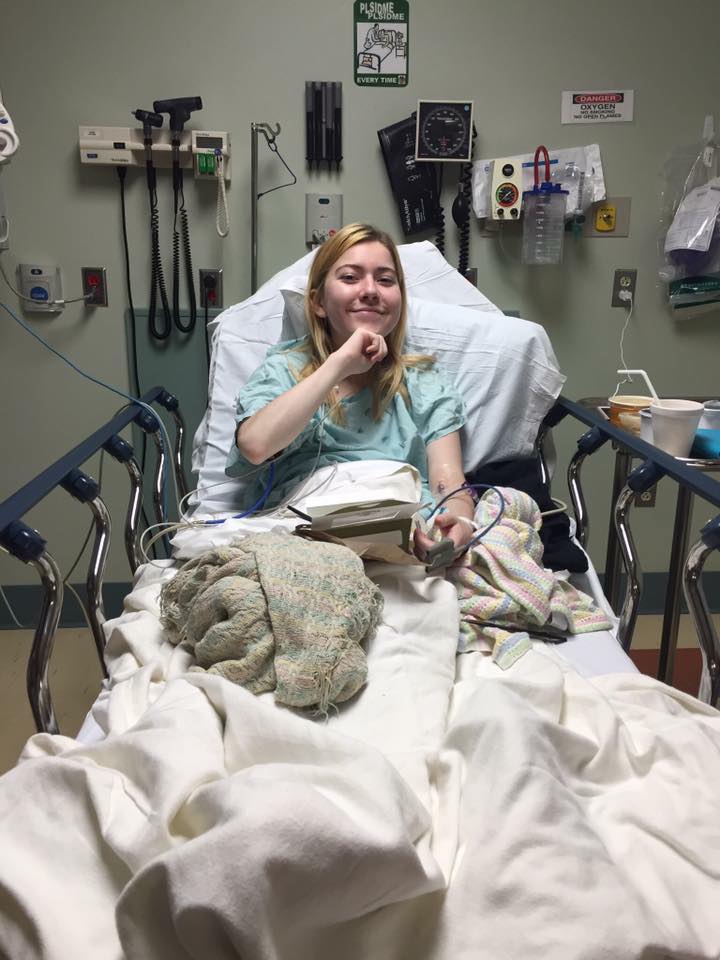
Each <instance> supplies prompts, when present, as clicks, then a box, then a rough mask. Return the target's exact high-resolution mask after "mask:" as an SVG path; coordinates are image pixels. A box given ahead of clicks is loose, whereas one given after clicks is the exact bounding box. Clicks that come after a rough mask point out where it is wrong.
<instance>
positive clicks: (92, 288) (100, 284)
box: [80, 267, 108, 307]
mask: <svg viewBox="0 0 720 960" xmlns="http://www.w3.org/2000/svg"><path fill="white" fill-rule="evenodd" d="M80 272H81V273H82V289H83V296H84V297H85V298H86V299H85V305H86V306H88V307H106V306H107V305H108V293H107V277H106V275H105V267H81V268H80Z"/></svg>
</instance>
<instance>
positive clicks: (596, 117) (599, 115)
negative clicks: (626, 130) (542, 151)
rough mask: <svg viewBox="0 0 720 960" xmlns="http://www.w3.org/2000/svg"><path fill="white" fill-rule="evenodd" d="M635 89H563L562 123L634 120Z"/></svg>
mask: <svg viewBox="0 0 720 960" xmlns="http://www.w3.org/2000/svg"><path fill="white" fill-rule="evenodd" d="M634 100H635V91H634V90H578V91H575V90H563V93H562V105H561V108H560V122H561V123H617V122H618V121H623V120H625V121H627V120H632V118H633V106H634Z"/></svg>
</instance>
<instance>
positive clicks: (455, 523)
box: [414, 513, 475, 560]
mask: <svg viewBox="0 0 720 960" xmlns="http://www.w3.org/2000/svg"><path fill="white" fill-rule="evenodd" d="M435 529H437V530H439V531H440V533H441V534H442V536H443V539H447V540H452V542H453V543H454V544H455V549H456V550H459V549H461V548H462V547H464V546H466V545H467V544H468V543H469V542H470V540H471V539H472V538H473V537H474V535H475V530H474V529H473V527H472V524H470V523H469V522H468V521H467V520H465V519H464V518H460V517H456V516H455V515H454V514H452V513H441V514H438V516H437V517H436V518H435ZM414 539H415V550H414V552H415V556H416V557H417V558H418V560H426V559H427V552H428V550H429V549H430V547H433V546H435V544H436V542H437V541H435V540H432V539H431V538H430V537H428V535H427V534H425V533H423V532H422V530H420V528H419V527H418V528H417V529H416V530H415V538H414Z"/></svg>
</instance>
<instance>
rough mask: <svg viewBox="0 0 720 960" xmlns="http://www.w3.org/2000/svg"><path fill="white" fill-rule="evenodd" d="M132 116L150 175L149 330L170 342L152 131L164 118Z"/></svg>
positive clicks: (141, 113)
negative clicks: (139, 129)
mask: <svg viewBox="0 0 720 960" xmlns="http://www.w3.org/2000/svg"><path fill="white" fill-rule="evenodd" d="M133 116H134V117H135V119H136V120H139V121H140V123H142V128H143V144H144V147H145V173H146V175H147V186H148V196H149V199H150V265H151V279H150V303H149V306H148V326H149V327H150V335H151V336H152V337H154V338H155V339H156V340H167V338H168V337H169V336H170V329H171V325H172V315H171V313H170V304H169V303H168V296H167V290H166V288H165V276H164V274H163V267H162V260H161V258H160V215H159V213H158V207H157V177H156V174H155V165H154V163H153V157H152V146H153V137H152V129H153V127H156V128H160V127H162V125H163V118H162V115H161V114H159V113H152V112H151V111H149V110H133ZM158 290H159V291H160V302H161V305H162V313H163V316H162V324H161V325H160V326H159V327H158V325H157V323H156V316H157V295H158Z"/></svg>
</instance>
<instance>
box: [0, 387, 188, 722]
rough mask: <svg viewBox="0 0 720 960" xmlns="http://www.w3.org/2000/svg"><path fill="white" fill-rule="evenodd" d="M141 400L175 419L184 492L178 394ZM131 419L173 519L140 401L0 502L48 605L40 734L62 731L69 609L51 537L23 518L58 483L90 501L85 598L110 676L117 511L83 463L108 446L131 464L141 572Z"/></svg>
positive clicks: (150, 422)
mask: <svg viewBox="0 0 720 960" xmlns="http://www.w3.org/2000/svg"><path fill="white" fill-rule="evenodd" d="M142 401H143V402H144V403H145V404H147V405H150V404H153V403H157V404H159V405H160V406H162V407H164V408H165V409H166V410H167V411H168V412H169V413H170V414H171V415H172V418H173V420H174V422H175V446H174V453H173V454H172V456H171V459H172V464H173V468H174V472H175V477H176V481H177V485H178V489H179V490H180V491H187V482H186V480H185V477H184V473H183V469H182V457H183V439H184V423H183V421H182V417H181V416H180V413H179V408H178V402H177V399H176V398H175V397H174V396H173V395H172V394H170V393H168V392H167V391H166V390H165V389H164V388H163V387H153V389H152V390H149V391H148V392H147V393H146V394H145V395H144V396H143V397H142ZM131 424H135V425H136V426H138V427H139V428H140V429H141V430H143V431H144V432H145V433H146V434H149V435H150V436H151V437H152V438H153V440H154V441H155V444H156V447H157V450H158V456H157V458H156V463H155V471H154V477H153V502H154V506H155V514H156V517H157V520H158V522H159V523H163V522H164V521H165V520H166V516H165V509H164V505H163V498H162V477H163V469H164V465H165V462H166V458H165V453H164V445H163V443H162V442H161V439H160V436H159V435H160V426H159V423H158V420H157V419H156V417H154V416H153V415H152V414H151V413H150V412H149V411H148V410H146V409H145V408H144V407H141V406H139V405H137V404H132V405H130V406H129V407H127V408H124V409H123V410H121V411H120V412H119V413H118V414H116V415H115V416H114V417H113V418H112V419H111V420H109V421H108V422H107V423H105V424H104V425H103V426H102V427H100V428H99V429H98V430H96V431H95V432H94V433H92V434H91V435H90V436H89V437H87V438H86V439H85V440H83V441H82V442H81V443H79V444H78V445H77V446H76V447H74V448H73V449H72V450H71V451H70V452H69V453H67V454H65V456H63V457H61V458H60V459H59V460H57V461H56V462H55V463H54V464H52V465H51V466H50V467H48V468H47V469H46V470H44V471H43V472H42V473H40V474H38V476H37V477H35V478H34V479H33V480H31V481H30V482H29V483H27V484H25V486H23V487H21V488H20V489H19V490H17V491H16V492H15V493H14V494H12V496H10V497H8V498H7V500H4V501H3V502H2V503H0V545H2V546H3V547H4V548H5V549H6V550H7V551H8V553H10V554H11V555H12V556H14V557H16V558H17V559H18V560H21V561H22V562H23V563H27V564H31V565H32V566H34V567H35V569H36V570H37V571H38V574H39V576H40V580H41V584H42V588H43V603H42V608H41V610H40V614H39V618H38V623H37V627H36V628H35V636H34V638H33V643H32V648H31V652H30V658H29V661H28V667H27V692H28V699H29V701H30V706H31V709H32V713H33V718H34V720H35V725H36V726H37V729H38V730H39V731H46V732H48V733H57V732H58V724H57V719H56V716H55V711H54V709H53V703H52V697H51V694H50V687H49V682H48V669H49V665H50V659H51V656H52V651H53V644H54V639H55V632H56V630H57V626H58V622H59V620H60V613H61V610H62V603H63V595H64V584H63V579H62V575H61V573H60V570H59V569H58V566H57V563H56V562H55V560H54V558H53V556H52V554H51V553H50V552H49V551H48V550H47V549H46V547H47V541H46V540H45V539H44V538H43V536H42V535H41V534H40V533H39V532H38V531H37V530H34V529H32V528H31V527H30V526H28V525H27V524H26V523H25V522H24V521H23V517H24V516H25V514H26V513H28V512H29V511H30V510H32V508H33V507H35V506H37V504H38V503H40V502H41V501H42V500H43V499H44V498H45V497H47V496H48V494H49V493H51V492H52V491H53V490H55V489H56V488H57V487H62V488H63V489H64V490H65V491H66V492H68V493H69V494H70V495H71V496H72V497H74V498H75V499H76V500H79V501H80V502H81V503H85V504H87V506H88V508H89V509H90V511H91V513H92V516H93V525H94V529H95V540H94V543H93V548H92V552H91V556H90V560H89V564H88V569H87V575H86V580H85V588H86V597H85V599H84V600H82V603H83V607H84V609H85V613H86V615H87V620H88V624H89V625H90V629H91V632H92V635H93V639H94V641H95V647H96V650H97V654H98V658H99V660H100V664H101V667H102V669H103V672H104V673H106V669H105V662H104V650H105V636H104V632H103V628H102V627H103V623H104V621H105V612H104V607H103V596H102V588H103V577H104V573H105V563H106V560H107V554H108V549H109V545H110V534H111V523H110V514H109V512H108V509H107V507H106V505H105V502H104V501H103V499H102V497H101V490H100V485H99V484H98V483H97V481H95V480H94V479H93V478H92V477H90V476H88V474H86V473H83V471H82V470H81V469H80V467H81V466H82V465H83V464H84V463H85V462H86V461H87V460H88V459H89V458H90V457H91V456H93V455H94V454H95V453H97V452H98V451H99V450H101V449H102V450H104V451H105V452H106V453H108V454H110V456H111V457H112V458H113V459H114V460H116V461H117V462H118V463H121V464H123V465H124V466H125V468H126V469H127V471H128V475H129V479H130V496H129V500H128V508H127V514H126V517H125V550H126V553H127V558H128V564H129V566H130V571H131V573H133V574H134V573H135V571H136V569H137V568H138V566H139V565H140V563H141V557H140V551H139V545H138V533H139V518H140V512H141V507H142V490H143V478H142V472H141V470H140V467H139V465H138V463H137V460H136V458H135V454H134V451H133V447H132V446H131V444H130V443H128V441H127V440H124V439H123V438H122V437H120V436H119V433H120V431H122V430H124V429H125V428H126V427H128V426H130V425H131ZM168 454H170V451H168Z"/></svg>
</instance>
